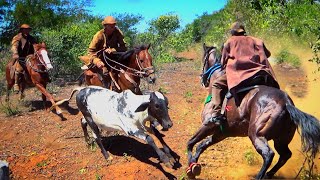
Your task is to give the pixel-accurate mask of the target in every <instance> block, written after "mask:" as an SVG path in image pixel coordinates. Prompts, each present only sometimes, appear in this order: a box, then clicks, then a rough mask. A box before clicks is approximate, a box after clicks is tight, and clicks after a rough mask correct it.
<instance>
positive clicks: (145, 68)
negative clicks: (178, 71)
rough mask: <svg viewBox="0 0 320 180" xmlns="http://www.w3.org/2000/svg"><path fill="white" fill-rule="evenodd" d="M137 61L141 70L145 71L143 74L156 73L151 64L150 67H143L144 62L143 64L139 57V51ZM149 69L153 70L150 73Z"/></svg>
mask: <svg viewBox="0 0 320 180" xmlns="http://www.w3.org/2000/svg"><path fill="white" fill-rule="evenodd" d="M136 63H137V65H138V67H139V69H140V71H141V72H143V74H141V75H144V74H145V75H147V76H150V75H151V74H153V73H154V68H153V66H149V67H143V66H142V64H141V60H140V59H139V56H138V53H137V54H136ZM148 71H151V72H149V73H148Z"/></svg>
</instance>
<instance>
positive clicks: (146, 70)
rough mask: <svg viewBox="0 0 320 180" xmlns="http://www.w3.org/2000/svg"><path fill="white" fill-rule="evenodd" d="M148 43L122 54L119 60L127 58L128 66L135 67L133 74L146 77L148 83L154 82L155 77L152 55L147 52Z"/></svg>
mask: <svg viewBox="0 0 320 180" xmlns="http://www.w3.org/2000/svg"><path fill="white" fill-rule="evenodd" d="M149 48H150V44H149V45H147V46H145V45H142V46H138V47H135V48H133V49H132V50H130V51H127V53H125V54H124V55H122V56H121V57H120V58H119V60H120V61H122V60H123V59H129V62H128V63H129V67H131V68H133V69H135V70H136V71H135V72H134V73H135V74H137V75H139V76H140V77H144V78H147V81H148V83H150V84H152V83H154V82H155V80H156V77H155V73H154V68H153V65H152V56H151V55H150V53H149V51H148V50H149ZM121 59H122V60H121Z"/></svg>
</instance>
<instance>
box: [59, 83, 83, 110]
mask: <svg viewBox="0 0 320 180" xmlns="http://www.w3.org/2000/svg"><path fill="white" fill-rule="evenodd" d="M84 88H86V87H77V88H74V89H73V91H72V92H71V95H70V97H69V99H62V100H60V101H58V102H56V106H59V105H61V104H63V103H64V102H69V101H70V99H71V98H72V97H73V95H74V94H75V93H76V92H78V91H80V90H82V89H84Z"/></svg>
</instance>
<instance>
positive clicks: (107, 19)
mask: <svg viewBox="0 0 320 180" xmlns="http://www.w3.org/2000/svg"><path fill="white" fill-rule="evenodd" d="M101 23H102V25H105V24H117V21H116V19H115V18H114V17H112V16H107V17H105V18H104V20H103V21H102V22H101Z"/></svg>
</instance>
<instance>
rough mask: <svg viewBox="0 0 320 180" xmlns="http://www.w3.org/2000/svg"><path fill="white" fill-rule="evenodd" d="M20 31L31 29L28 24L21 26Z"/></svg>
mask: <svg viewBox="0 0 320 180" xmlns="http://www.w3.org/2000/svg"><path fill="white" fill-rule="evenodd" d="M20 29H32V28H31V27H30V26H29V24H22V25H21V26H20Z"/></svg>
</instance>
